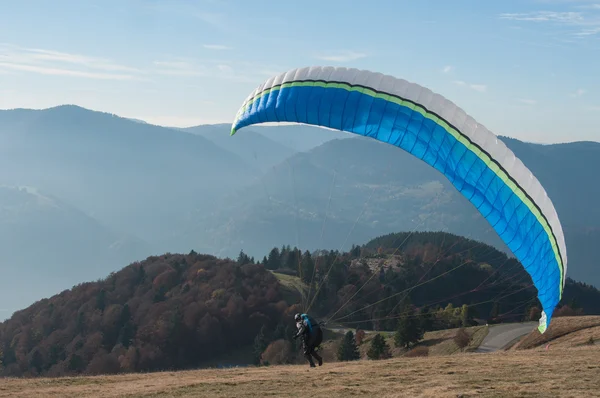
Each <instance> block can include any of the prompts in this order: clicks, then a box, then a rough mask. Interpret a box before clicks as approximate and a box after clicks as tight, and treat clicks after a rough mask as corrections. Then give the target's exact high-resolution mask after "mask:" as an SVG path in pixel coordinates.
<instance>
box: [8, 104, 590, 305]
mask: <svg viewBox="0 0 600 398" xmlns="http://www.w3.org/2000/svg"><path fill="white" fill-rule="evenodd" d="M229 129H230V126H229V125H228V124H221V125H214V126H196V127H192V128H188V129H174V128H165V127H160V126H156V125H152V124H148V123H140V122H139V121H132V120H129V119H127V118H123V117H119V116H116V115H112V114H109V113H103V112H95V111H90V110H87V109H84V108H81V107H78V106H73V105H65V106H59V107H55V108H50V109H44V110H30V109H15V110H9V111H0V142H1V144H0V185H5V186H7V187H10V189H14V188H13V187H19V186H29V187H33V188H35V189H37V190H39V192H43V193H44V194H43V196H46V197H52V198H56V200H57V201H58V202H60V203H65V204H67V203H68V205H69V206H70V208H71V209H72V211H73V213H71V212H69V213H68V214H71V215H74V214H75V213H78V214H81V215H85V217H87V220H88V221H87V222H82V223H81V224H79V225H87V227H75V226H69V227H68V228H70V229H65V228H67V226H68V225H70V224H68V223H64V221H62V220H61V218H60V217H58V218H57V217H56V216H55V214H57V213H56V209H54V210H53V209H52V208H47V207H43V206H42V207H38V210H36V211H40V212H41V213H39V214H46V215H47V218H44V217H46V216H44V217H40V218H39V220H54V221H52V223H53V224H52V226H51V228H50V227H48V228H46V227H44V228H46V229H43V228H40V227H33V226H32V225H33V224H31V223H30V222H29V221H26V220H29V219H28V218H23V219H20V218H19V217H18V216H17V215H16V214H17V213H14V214H13V215H9V213H10V212H11V211H13V212H14V211H15V209H14V208H10V206H9V207H5V210H4V211H5V215H6V217H9V218H11V219H12V220H13V221H15V222H16V223H17V224H18V223H19V222H23V223H22V224H21V225H20V226H15V225H16V224H15V225H13V224H10V226H9V224H8V223H6V222H5V223H4V224H1V225H0V234H4V235H5V236H9V235H10V233H11V228H17V229H16V230H19V231H21V233H20V234H16V235H14V237H13V238H11V239H13V240H12V241H11V242H12V243H11V245H12V246H10V247H7V248H5V251H6V253H5V254H4V256H5V257H4V258H5V259H7V260H5V262H4V263H3V264H2V266H3V267H4V268H3V269H4V271H5V272H8V271H9V270H10V272H13V273H12V274H11V275H12V278H13V282H14V281H25V280H26V277H27V275H29V274H30V273H31V272H35V271H34V270H35V269H37V268H40V267H43V268H44V269H66V268H61V267H69V266H70V267H77V266H80V264H79V262H78V260H76V259H77V258H80V256H81V255H82V252H81V250H80V249H79V248H78V247H77V245H74V244H73V243H72V242H73V239H74V238H73V236H77V237H78V238H80V239H84V240H86V239H87V240H90V241H94V239H96V238H94V237H95V236H97V234H98V232H97V231H98V230H108V231H110V233H107V236H110V239H108V238H106V239H105V238H102V239H97V240H98V242H102V244H99V245H92V246H89V248H88V249H86V250H87V253H88V256H89V257H90V258H98V264H101V265H98V266H94V267H91V266H88V267H89V269H88V270H87V271H89V273H87V274H86V272H87V271H86V269H85V268H84V269H82V270H81V272H82V274H81V277H82V278H83V280H86V279H89V277H95V276H94V275H97V274H96V272H100V271H103V272H104V271H108V270H111V269H118V268H120V267H122V266H123V263H122V261H125V260H127V259H129V258H132V256H133V257H135V258H140V257H141V258H143V257H145V256H147V255H152V254H157V253H164V252H188V251H189V250H190V249H195V250H197V251H201V252H206V253H211V254H215V255H218V256H232V257H233V256H236V255H237V253H238V252H239V251H240V250H241V249H244V250H245V251H246V252H247V253H249V254H251V255H256V256H258V255H262V253H264V252H265V251H266V250H268V249H269V248H271V247H273V246H274V245H282V244H297V245H298V246H299V247H303V248H305V249H311V250H312V249H317V248H324V249H329V248H331V249H348V248H349V247H350V246H351V245H352V243H360V242H365V241H368V240H370V239H372V238H374V237H376V236H380V235H383V234H386V233H391V232H396V231H403V230H435V231H437V230H439V231H446V232H452V233H456V234H458V235H462V236H466V237H469V238H473V239H476V240H481V241H484V242H486V243H490V244H493V245H494V246H496V247H498V248H501V249H506V248H505V247H504V246H503V244H502V242H501V241H500V239H499V238H498V237H497V235H496V233H495V232H494V231H493V230H492V229H491V227H490V226H489V225H488V224H487V222H486V221H485V220H484V219H483V217H481V216H480V215H479V213H477V211H476V210H475V209H474V208H473V207H472V205H471V204H470V203H468V201H466V199H464V198H463V197H462V196H461V195H460V194H458V193H457V192H456V190H455V189H454V188H453V187H452V186H451V185H450V184H449V183H448V181H446V180H445V179H444V178H442V176H441V175H440V174H439V173H438V172H437V171H436V170H434V169H432V168H431V167H429V166H427V165H425V164H424V163H423V162H421V161H420V160H418V159H416V158H414V157H411V156H410V155H408V154H406V153H405V152H403V151H401V150H398V148H394V147H392V146H390V145H385V144H382V143H379V142H376V141H374V140H372V139H368V138H359V137H357V136H355V135H353V134H349V133H344V132H337V131H331V130H327V129H321V128H317V127H312V126H304V125H292V126H289V125H286V126H256V127H252V128H248V129H245V130H241V131H239V132H237V133H236V134H235V135H234V136H230V134H229V133H230V131H229ZM500 139H502V140H504V141H505V142H506V143H507V145H508V146H509V147H510V148H511V149H512V150H513V151H514V152H515V154H516V155H517V156H518V157H520V158H521V159H522V160H523V162H524V163H525V165H526V166H527V167H529V168H530V169H531V170H532V172H533V173H534V174H535V175H536V176H537V177H538V178H539V179H540V181H541V182H542V184H543V185H544V187H545V188H546V189H547V191H548V194H549V195H550V197H551V199H552V201H553V202H554V204H555V206H556V207H557V211H558V213H559V217H560V219H561V222H562V225H563V228H564V230H565V235H566V239H567V248H568V258H569V271H568V275H569V276H570V277H573V278H574V279H576V280H579V281H584V282H587V283H591V284H595V285H596V286H599V285H600V267H599V266H598V265H597V264H598V263H597V261H596V255H595V251H594V247H595V246H596V245H597V242H600V207H598V206H597V203H598V201H599V200H600V183H599V182H598V181H599V180H598V178H597V175H596V173H597V170H600V143H596V142H575V143H567V144H554V145H541V144H533V143H525V142H522V141H519V140H515V139H512V138H507V137H500ZM29 194H30V195H31V194H33V191H30V192H29ZM30 199H31V198H29V199H26V201H27V202H28V201H30ZM7 200H8V199H7ZM28 203H29V202H28ZM38 205H39V204H38ZM0 206H3V204H1V203H0ZM9 208H10V210H9ZM6 212H8V213H6ZM51 214H54V215H53V216H50V215H51ZM65 214H67V213H65ZM68 217H71V216H68ZM78 217H79V216H78ZM45 222H46V221H45ZM98 225H100V226H101V227H99V226H98ZM19 228H20V229H19ZM43 230H46V231H52V232H47V233H46V235H45V236H47V238H46V239H47V240H48V242H54V243H53V245H50V246H49V247H50V248H53V247H54V248H56V252H55V253H50V251H51V249H47V250H46V255H47V260H46V261H45V262H43V264H44V265H43V266H42V265H37V264H36V261H35V260H27V261H25V260H20V258H22V257H24V256H22V255H20V254H19V253H24V252H26V251H27V250H28V248H30V247H33V246H36V245H39V244H40V242H43V239H41V238H40V237H39V236H41V235H40V233H41V231H43ZM17 237H19V238H18V239H17ZM123 237H126V238H123ZM19 239H20V240H19ZM104 242H107V243H106V244H105V243H104ZM107 245H108V246H109V247H111V248H116V247H120V248H121V249H120V250H122V252H123V253H129V254H127V255H126V256H125V257H118V260H112V258H114V257H109V258H108V259H106V260H100V259H104V258H106V257H104V256H105V254H103V253H105V247H106V246H107ZM59 248H60V249H59ZM50 254H51V256H50ZM9 256H10V260H8V258H9ZM60 256H63V257H60ZM50 257H52V258H53V260H52V261H50ZM127 261H128V260H127ZM40 264H42V263H40ZM36 267H37V268H36ZM97 267H100V268H97ZM24 283H25V282H23V284H22V285H21V287H22V286H24ZM13 285H15V284H14V283H13ZM48 286H50V285H48ZM57 286H58V285H57ZM35 289H36V288H34V287H32V288H31V291H30V292H28V291H27V289H24V290H23V291H22V294H23V297H30V298H31V300H32V301H33V300H34V298H35V297H37V296H36V292H35ZM28 295H29V296H28ZM0 300H2V301H3V302H10V299H9V298H8V296H7V297H2V296H1V294H0ZM23 300H25V301H26V299H25V298H24V299H23ZM25 301H24V302H25ZM19 305H20V304H19ZM4 307H10V305H4ZM6 309H8V308H6ZM0 316H2V314H0Z"/></svg>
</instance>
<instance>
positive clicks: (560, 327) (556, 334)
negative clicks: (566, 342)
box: [511, 316, 600, 350]
mask: <svg viewBox="0 0 600 398" xmlns="http://www.w3.org/2000/svg"><path fill="white" fill-rule="evenodd" d="M597 326H600V316H573V317H560V318H553V319H552V321H551V323H550V327H549V328H548V330H546V333H544V334H541V333H540V332H539V331H538V330H537V329H535V330H534V331H532V332H531V333H530V334H529V335H527V336H525V337H524V338H523V339H521V340H520V341H519V342H518V343H516V344H515V345H514V346H513V347H512V348H511V350H527V349H531V348H536V347H539V346H542V345H546V344H547V343H548V342H550V341H552V340H556V339H558V338H561V337H563V336H567V335H570V334H572V333H574V332H578V331H583V330H586V329H590V328H593V327H597ZM552 345H553V346H554V342H552Z"/></svg>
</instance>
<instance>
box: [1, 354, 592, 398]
mask: <svg viewBox="0 0 600 398" xmlns="http://www.w3.org/2000/svg"><path fill="white" fill-rule="evenodd" d="M598 358H600V346H598V345H596V346H591V347H579V348H570V349H563V348H558V349H552V350H548V351H545V350H533V351H531V350H517V351H507V352H498V353H493V354H474V353H465V354H458V355H452V356H436V357H429V358H396V359H391V360H387V361H357V362H351V363H326V364H324V365H323V367H321V368H315V369H309V368H308V367H307V366H306V365H294V366H278V367H264V368H246V369H225V370H199V371H186V372H172V373H170V372H166V373H154V374H138V375H120V376H110V377H102V376H98V377H76V378H62V379H33V380H32V379H29V380H28V379H6V380H3V381H2V384H0V397H29V396H36V397H37V396H42V397H64V398H68V397H261V396H270V397H292V396H293V397H297V396H299V395H302V396H310V397H329V398H335V397H356V396H370V397H436V398H437V397H471V396H479V397H513V396H514V397H516V396H519V397H523V396H526V397H550V396H561V397H599V396H600V361H599V360H598Z"/></svg>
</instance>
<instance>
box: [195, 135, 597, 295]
mask: <svg viewBox="0 0 600 398" xmlns="http://www.w3.org/2000/svg"><path fill="white" fill-rule="evenodd" d="M240 133H241V132H240ZM503 139H504V140H505V141H506V143H507V145H508V146H509V148H511V149H514V151H515V153H516V154H517V156H519V157H520V158H521V159H522V160H523V162H524V163H525V165H526V166H528V167H530V168H531V170H532V171H533V173H535V175H536V176H537V177H538V178H539V180H540V181H541V183H542V184H543V185H544V187H546V189H547V191H548V195H549V196H550V197H551V198H552V200H553V202H554V204H555V206H556V208H557V212H558V214H559V217H560V218H561V221H562V224H563V228H564V231H565V237H566V244H567V248H568V255H569V276H571V277H573V278H575V279H577V280H582V281H585V282H588V283H592V284H596V285H600V271H599V270H600V268H599V267H598V266H597V264H598V263H597V258H596V257H597V256H596V253H595V249H594V248H595V245H594V244H593V243H594V242H596V241H597V240H599V239H600V209H599V208H598V206H597V205H596V203H597V202H598V200H600V182H599V181H600V180H598V179H597V178H595V176H594V173H595V172H596V171H597V170H600V144H598V143H593V142H589V143H587V142H586V143H572V144H560V145H538V144H529V143H523V142H520V141H517V140H513V139H508V138H503ZM220 206H221V208H220V209H219V210H218V211H214V212H212V213H210V214H206V213H202V214H198V215H197V218H196V221H195V223H196V224H197V225H208V226H211V227H212V226H214V227H212V229H211V232H210V237H211V239H212V240H213V241H214V243H213V246H215V247H219V248H221V250H222V251H223V252H225V253H227V254H230V253H234V252H235V251H236V250H239V248H244V250H246V251H247V252H248V253H252V254H257V253H260V252H262V251H264V250H265V249H267V248H268V246H269V245H272V244H279V243H285V242H296V241H297V242H298V244H299V245H301V246H303V247H306V248H309V249H316V248H318V247H321V248H334V249H335V248H340V247H342V245H343V244H344V242H345V243H346V246H344V248H348V246H349V245H350V244H351V243H353V242H360V241H364V240H367V239H370V238H372V237H374V236H377V235H379V234H385V233H389V232H393V231H398V230H442V231H448V232H452V233H456V234H459V235H463V236H468V237H473V238H476V239H478V240H483V241H485V242H487V243H490V244H492V245H494V246H495V247H497V248H499V249H501V250H505V251H508V249H507V248H506V246H505V245H504V244H503V242H501V241H500V239H499V238H498V236H497V234H496V232H495V231H494V230H493V229H492V228H491V227H490V226H489V224H488V223H487V222H486V221H485V220H484V219H483V217H482V216H481V215H480V214H479V213H478V212H477V211H476V210H475V209H474V207H473V206H472V205H471V204H470V203H469V202H468V201H467V200H466V199H465V198H464V197H463V196H462V195H460V194H459V193H458V192H457V191H456V189H455V188H454V187H452V186H451V185H450V184H449V182H448V181H447V180H446V179H445V178H444V177H443V176H442V175H441V174H440V173H438V172H437V171H436V170H435V169H433V168H431V167H429V166H427V165H426V164H424V163H423V162H421V161H420V160H418V159H416V158H414V157H412V156H411V155H408V154H407V153H405V152H404V151H401V150H398V149H397V148H395V147H392V146H391V145H385V144H381V143H378V142H376V141H374V140H370V139H366V138H350V139H343V140H331V141H328V142H327V143H325V144H323V145H321V146H319V147H317V148H314V149H313V150H311V151H309V152H307V153H299V154H296V155H294V156H293V157H292V158H290V159H289V160H288V161H286V163H285V164H281V165H279V166H277V167H275V168H273V170H271V171H270V172H268V173H267V174H266V175H265V176H264V177H263V178H262V179H261V180H260V181H257V182H256V183H255V184H254V185H253V186H251V187H246V188H243V189H241V190H240V191H239V192H237V193H235V194H233V195H232V196H231V198H230V199H229V200H224V201H222V202H221V203H220ZM256 229H260V230H261V234H255V233H253V231H254V230H256ZM193 233H197V231H194V232H193Z"/></svg>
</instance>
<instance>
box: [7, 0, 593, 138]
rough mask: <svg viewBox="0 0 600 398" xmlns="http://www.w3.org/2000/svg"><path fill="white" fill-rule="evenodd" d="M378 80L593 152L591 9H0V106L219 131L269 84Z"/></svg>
mask: <svg viewBox="0 0 600 398" xmlns="http://www.w3.org/2000/svg"><path fill="white" fill-rule="evenodd" d="M324 64H327V65H334V66H337V65H340V66H351V67H358V68H364V69H370V70H373V71H379V72H383V73H388V74H392V75H394V76H397V77H402V78H405V79H407V80H410V81H414V82H416V83H419V84H422V85H424V86H427V87H429V88H430V89H432V90H433V91H436V92H439V93H440V94H442V95H444V96H446V97H448V98H449V99H451V100H452V101H454V102H456V103H457V104H458V105H459V106H461V107H463V108H464V109H465V110H466V111H467V113H469V114H471V115H473V116H474V117H475V118H476V119H477V120H478V121H479V122H480V123H482V124H484V125H486V126H487V127H488V128H490V129H491V130H492V131H493V132H495V133H496V134H503V135H508V136H512V137H516V138H519V139H524V140H528V141H534V142H565V141H574V140H593V141H600V128H599V127H598V126H597V124H596V119H597V117H596V118H594V116H597V115H600V0H520V1H515V0H502V1H479V0H471V1H466V0H453V1H450V0H438V1H433V0H419V1H414V0H411V1H407V0H406V1H405V0H385V1H384V0H371V1H361V2H359V1H358V0H357V1H352V2H350V1H348V0H344V1H342V0H305V1H302V2H295V1H284V0H270V1H266V0H254V1H247V0H236V1H234V0H198V1H191V0H190V1H179V0H173V1H167V0H144V1H143V0H86V1H81V0H72V1H67V0H55V1H52V2H50V1H42V0H38V1H29V0H4V1H3V2H2V9H1V12H0V109H10V108H15V107H25V108H36V109H39V108H47V107H51V106H56V105H60V104H67V103H68V104H77V105H80V106H83V107H86V108H90V109H94V110H100V111H106V112H112V113H116V114H119V115H121V116H125V117H132V118H139V119H143V120H146V121H148V122H151V123H155V124H161V125H170V126H190V125H197V124H203V123H217V122H227V123H229V122H231V121H232V120H233V117H234V115H235V112H236V111H237V108H238V107H239V105H240V104H241V102H242V101H243V100H244V99H245V98H246V96H247V95H248V93H249V92H250V91H251V90H253V89H254V88H255V87H256V86H257V85H258V84H260V83H261V82H262V81H263V80H265V79H267V78H268V77H269V76H271V75H273V74H277V73H280V72H284V71H286V70H288V69H292V68H296V67H300V66H310V65H324Z"/></svg>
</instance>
